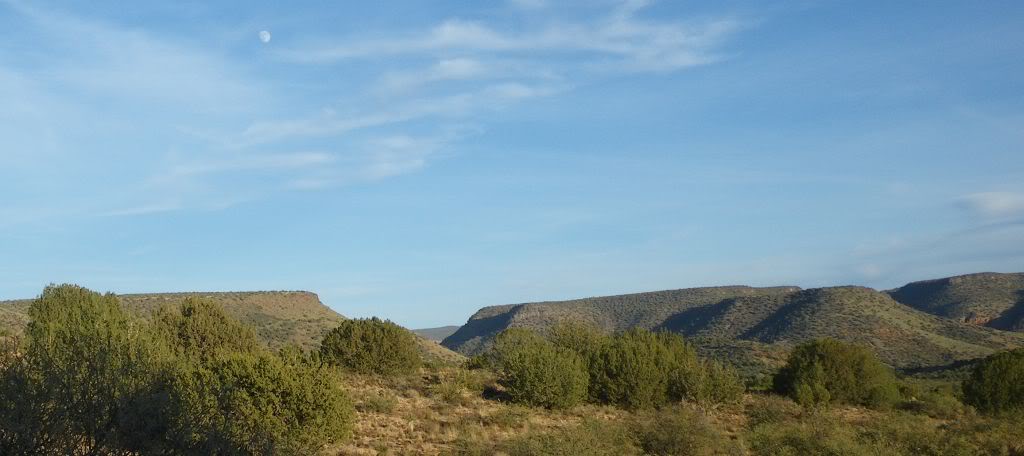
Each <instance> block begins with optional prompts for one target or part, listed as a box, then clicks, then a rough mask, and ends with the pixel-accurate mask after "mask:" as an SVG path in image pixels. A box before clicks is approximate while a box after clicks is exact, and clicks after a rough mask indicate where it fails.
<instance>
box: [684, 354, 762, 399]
mask: <svg viewBox="0 0 1024 456" xmlns="http://www.w3.org/2000/svg"><path fill="white" fill-rule="evenodd" d="M671 383H672V384H673V385H678V386H676V387H675V388H676V389H678V391H679V393H678V395H679V396H681V397H683V398H684V399H686V400H687V401H690V402H694V403H697V404H700V405H702V406H711V405H718V404H735V403H737V402H739V401H740V399H742V398H743V393H744V391H746V388H745V387H744V385H743V379H741V378H740V374H739V373H738V372H736V369H734V368H732V367H731V366H728V365H726V364H722V363H720V362H718V361H713V360H700V361H699V363H698V364H697V365H696V366H693V367H689V368H685V367H684V368H680V369H677V370H676V371H675V373H674V374H673V376H672V382H671Z"/></svg>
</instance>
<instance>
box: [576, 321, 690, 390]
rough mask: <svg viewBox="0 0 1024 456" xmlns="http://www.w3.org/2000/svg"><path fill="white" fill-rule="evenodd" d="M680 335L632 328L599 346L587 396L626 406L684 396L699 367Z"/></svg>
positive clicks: (592, 367)
mask: <svg viewBox="0 0 1024 456" xmlns="http://www.w3.org/2000/svg"><path fill="white" fill-rule="evenodd" d="M700 368H701V366H700V363H699V362H698V358H697V354H696V352H695V351H694V350H693V348H692V347H691V346H689V345H688V344H687V343H686V342H685V341H684V340H683V338H682V337H680V336H679V335H677V334H671V333H654V332H651V331H648V330H646V329H632V330H629V331H626V332H625V333H622V334H619V335H617V336H615V337H614V338H612V340H611V341H610V342H609V343H607V344H605V345H604V346H603V347H601V350H600V352H599V353H598V354H597V356H596V357H595V358H594V360H593V362H592V364H591V366H590V370H591V382H592V385H591V391H592V395H591V398H592V399H593V400H595V401H597V402H601V403H606V404H615V405H619V406H621V407H625V408H629V409H643V408H650V407H659V406H661V405H664V404H666V403H669V402H676V401H679V400H682V399H683V398H684V397H686V395H687V392H688V391H689V390H690V388H691V385H688V382H690V381H691V380H693V379H694V378H695V377H694V375H696V374H697V373H698V372H697V370H698V369H700Z"/></svg>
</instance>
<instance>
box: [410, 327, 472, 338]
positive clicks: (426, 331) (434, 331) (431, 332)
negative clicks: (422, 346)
mask: <svg viewBox="0 0 1024 456" xmlns="http://www.w3.org/2000/svg"><path fill="white" fill-rule="evenodd" d="M460 327H461V326H441V327H438V328H422V329H414V330H412V332H414V333H416V334H417V335H419V336H420V337H422V338H424V339H427V340H432V341H434V342H441V341H442V340H444V339H445V338H446V337H448V336H450V335H452V334H455V331H458V330H459V328H460Z"/></svg>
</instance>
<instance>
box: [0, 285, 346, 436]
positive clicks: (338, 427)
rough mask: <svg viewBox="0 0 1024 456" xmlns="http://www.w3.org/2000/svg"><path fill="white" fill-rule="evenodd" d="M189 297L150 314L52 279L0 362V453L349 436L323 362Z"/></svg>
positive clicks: (341, 398)
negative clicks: (253, 335) (283, 351)
mask: <svg viewBox="0 0 1024 456" xmlns="http://www.w3.org/2000/svg"><path fill="white" fill-rule="evenodd" d="M189 308H190V307H189V306H183V307H181V308H180V309H179V310H177V311H171V310H169V311H167V313H165V314H164V315H163V317H165V319H163V320H161V321H157V322H155V323H152V324H148V323H146V322H144V321H142V320H139V319H136V318H133V317H131V316H130V315H128V314H127V313H126V312H125V311H124V310H123V309H122V308H121V306H120V303H119V301H118V299H117V297H116V296H114V295H109V294H108V295H99V294H97V293H94V292H91V291H89V290H86V289H84V288H81V287H77V286H74V285H62V286H51V287H47V288H46V290H44V291H43V294H42V295H41V296H40V297H39V298H38V299H37V300H36V301H35V302H33V304H32V306H31V307H30V309H29V315H30V317H31V321H30V323H29V325H28V329H27V331H26V342H25V344H24V345H23V346H21V347H19V348H18V349H17V352H16V353H15V354H13V355H9V356H5V357H4V358H3V362H2V363H0V364H2V365H0V404H2V407H0V454H88V455H91V454H310V453H311V452H313V451H316V450H318V449H319V448H320V447H321V446H322V445H324V444H325V443H329V442H333V441H337V440H339V439H341V438H343V437H344V436H345V435H347V433H348V430H349V429H350V427H351V422H352V420H351V415H352V412H351V405H350V404H348V401H347V399H346V398H345V395H344V393H343V392H342V391H341V390H340V389H339V386H338V381H337V379H336V378H335V377H334V376H333V375H332V374H331V373H330V372H329V371H328V370H326V369H323V368H321V367H319V365H318V364H316V363H312V362H309V361H308V360H307V359H306V358H305V357H303V356H298V355H295V354H294V353H293V354H291V355H281V356H278V355H275V354H272V353H270V352H269V351H267V350H266V349H265V348H263V347H262V346H260V345H255V346H253V345H252V344H251V342H252V341H251V340H249V339H247V336H245V335H244V334H246V332H245V331H241V332H237V333H233V332H225V331H224V329H225V328H239V327H241V326H240V325H239V324H238V323H237V322H234V320H231V319H229V318H227V317H224V318H225V319H223V320H220V321H222V322H223V323H224V325H223V326H222V325H218V324H195V323H196V321H194V320H192V318H193V317H194V316H195V315H194V314H192V313H190V312H189V311H188V310H187V309H189ZM204 308H205V310H203V311H201V312H200V313H201V314H203V315H206V316H208V317H209V316H213V317H215V318H214V321H217V320H218V319H220V318H221V317H223V312H222V311H221V310H220V308H219V307H218V306H216V305H210V306H208V307H204ZM175 312H177V313H176V314H175ZM200 320H202V321H205V320H204V318H200ZM168 321H173V322H176V324H173V325H167V324H166V323H167V322H168ZM169 328H176V329H182V328H184V329H185V330H174V331H171V330H169ZM231 334H234V336H232V335H231ZM214 340H217V341H219V342H217V343H207V342H209V341H214ZM201 341H207V342H201ZM214 346H216V347H217V349H211V350H206V349H199V348H197V347H214Z"/></svg>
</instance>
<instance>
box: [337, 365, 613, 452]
mask: <svg viewBox="0 0 1024 456" xmlns="http://www.w3.org/2000/svg"><path fill="white" fill-rule="evenodd" d="M467 377H469V378H467ZM345 387H346V389H347V390H348V392H349V394H350V395H351V397H352V398H353V399H354V401H355V402H356V409H357V414H356V415H357V418H356V425H355V432H354V436H353V438H352V439H351V440H350V441H349V442H347V443H346V444H344V445H341V446H339V447H336V448H330V449H328V450H327V454H338V455H383V454H396V455H398V454H401V455H405V454H417V455H436V454H445V453H446V452H448V451H450V450H451V449H452V448H453V445H454V444H456V442H458V441H459V440H460V439H467V440H476V441H483V442H500V441H505V440H508V439H510V438H513V437H517V436H520V435H524V434H530V433H546V432H552V431H556V430H560V429H566V428H571V427H573V426H576V425H578V424H579V423H580V422H582V420H583V419H584V417H591V418H601V419H607V420H621V419H623V418H624V417H625V416H626V413H625V412H621V411H618V410H615V409H612V408H608V407H596V406H583V407H578V408H576V409H573V410H570V411H550V410H544V409H535V408H526V407H522V406H518V405H514V404H509V403H505V402H501V401H499V400H495V399H485V398H484V393H483V391H484V389H485V388H487V387H490V388H495V387H496V385H494V384H493V379H492V378H490V377H489V376H488V375H487V374H485V373H481V372H479V371H466V370H463V369H457V368H442V369H423V370H421V372H420V374H419V375H416V376H411V377H403V378H389V379H384V378H380V377H373V376H349V377H348V378H346V380H345ZM453 391H455V392H454V393H453ZM382 397H383V398H393V399H394V401H393V406H389V407H383V408H382V407H380V406H378V405H377V402H379V401H380V399H379V398H382Z"/></svg>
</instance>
